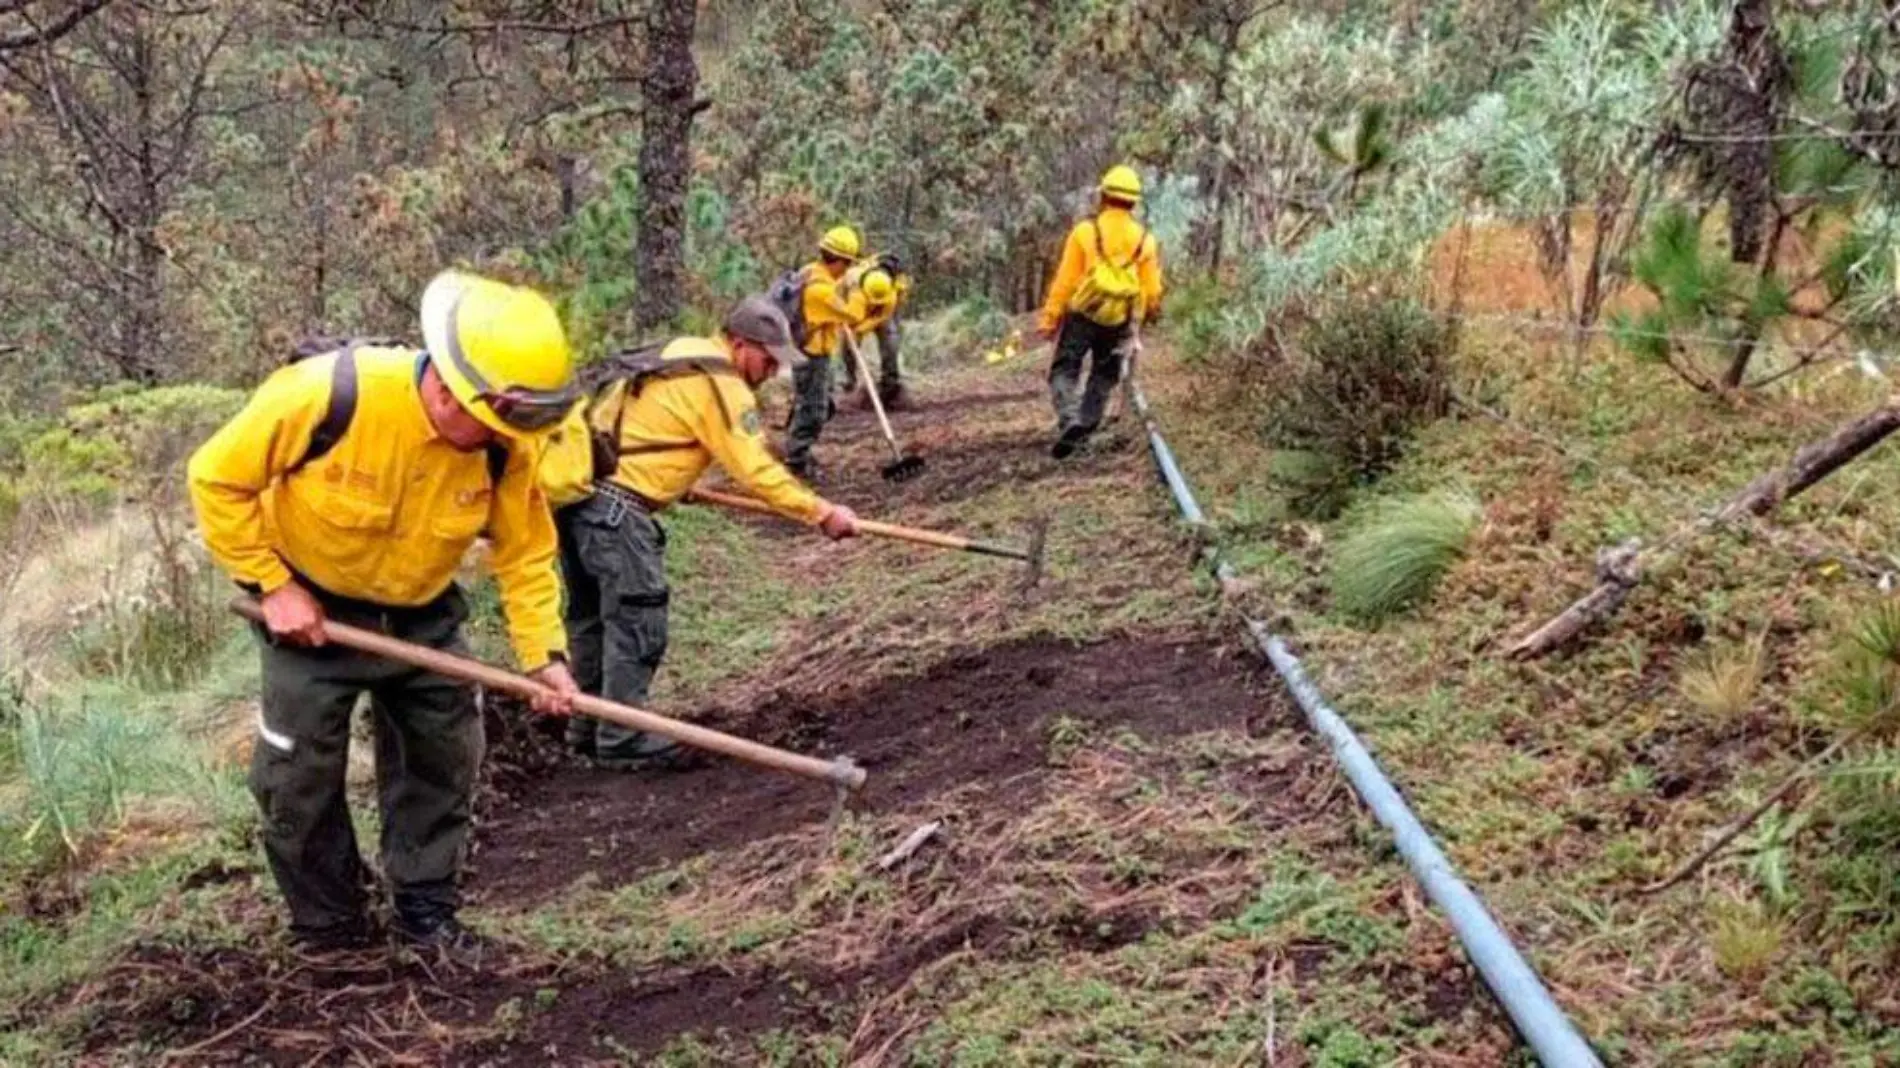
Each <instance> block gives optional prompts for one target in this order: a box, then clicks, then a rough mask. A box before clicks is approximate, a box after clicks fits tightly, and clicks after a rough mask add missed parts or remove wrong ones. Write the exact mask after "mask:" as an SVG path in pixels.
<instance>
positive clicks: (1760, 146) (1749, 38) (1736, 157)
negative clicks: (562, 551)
mask: <svg viewBox="0 0 1900 1068" xmlns="http://www.w3.org/2000/svg"><path fill="white" fill-rule="evenodd" d="M1728 40H1729V53H1730V61H1731V63H1732V64H1733V67H1732V69H1731V70H1730V71H1729V77H1728V79H1727V80H1728V83H1729V84H1728V86H1727V90H1728V97H1729V101H1728V108H1727V111H1728V117H1729V120H1730V121H1729V127H1728V129H1726V130H1724V131H1723V132H1724V133H1725V134H1730V135H1733V136H1734V138H1735V140H1734V142H1733V144H1732V145H1731V146H1730V148H1729V151H1728V165H1727V167H1726V168H1725V169H1726V170H1727V172H1728V173H1727V175H1726V178H1727V184H1728V206H1729V219H1728V234H1729V258H1730V259H1731V260H1733V261H1734V262H1736V263H1746V264H1754V263H1755V262H1756V261H1757V260H1759V259H1760V258H1761V251H1762V242H1763V240H1764V238H1765V236H1766V235H1765V231H1766V229H1767V222H1768V213H1769V211H1770V202H1771V201H1772V200H1773V199H1774V192H1775V186H1774V182H1775V177H1774V173H1775V172H1774V144H1773V143H1772V142H1771V141H1770V140H1769V137H1770V136H1771V135H1773V134H1774V132H1775V126H1776V118H1777V113H1778V111H1779V108H1778V107H1777V99H1776V98H1777V96H1778V95H1779V94H1778V92H1777V83H1778V81H1779V78H1778V77H1777V67H1778V66H1779V65H1780V55H1779V51H1778V49H1777V47H1776V44H1775V24H1774V11H1773V9H1772V7H1771V6H1770V4H1769V0H1739V2H1738V3H1736V5H1735V13H1734V15H1733V17H1732V18H1731V20H1730V22H1729V34H1728Z"/></svg>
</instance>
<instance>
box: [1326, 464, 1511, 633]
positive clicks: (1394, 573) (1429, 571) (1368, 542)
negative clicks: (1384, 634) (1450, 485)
mask: <svg viewBox="0 0 1900 1068" xmlns="http://www.w3.org/2000/svg"><path fill="white" fill-rule="evenodd" d="M1479 514H1480V507H1479V505H1478V502H1477V500H1476V499H1475V498H1473V497H1471V496H1470V495H1468V494H1465V493H1457V492H1439V493H1427V494H1421V495H1419V496H1415V497H1404V498H1397V499H1393V500H1387V501H1382V502H1380V503H1379V504H1377V505H1375V506H1374V507H1373V508H1372V509H1371V510H1370V511H1369V512H1368V514H1367V515H1366V517H1365V519H1364V520H1363V521H1362V522H1361V523H1360V525H1359V526H1358V527H1357V528H1356V529H1354V530H1353V532H1352V533H1351V534H1350V535H1348V536H1347V538H1346V540H1345V541H1344V542H1342V543H1341V544H1340V546H1339V551H1338V552H1337V553H1335V554H1334V557H1333V603H1334V604H1336V605H1337V606H1338V607H1339V609H1340V611H1342V612H1344V613H1346V614H1347V615H1348V616H1351V617H1353V618H1354V619H1357V620H1359V621H1361V622H1364V623H1370V624H1377V623H1379V622H1381V621H1382V620H1384V619H1386V618H1388V617H1390V616H1392V615H1394V614H1396V613H1398V612H1400V611H1403V610H1404V609H1406V608H1409V607H1411V606H1413V605H1415V604H1417V603H1419V602H1420V601H1423V600H1424V599H1425V598H1426V597H1427V596H1429V595H1430V594H1431V592H1432V588H1433V587H1434V586H1436V585H1437V584H1438V580H1439V578H1440V576H1442V575H1444V573H1445V572H1446V571H1447V570H1449V569H1450V567H1451V565H1452V564H1454V563H1456V562H1457V560H1458V558H1459V557H1460V556H1461V555H1463V553H1464V549H1465V543H1466V541H1468V540H1469V539H1470V537H1471V533H1472V531H1473V530H1475V529H1476V528H1477V525H1478V517H1479Z"/></svg>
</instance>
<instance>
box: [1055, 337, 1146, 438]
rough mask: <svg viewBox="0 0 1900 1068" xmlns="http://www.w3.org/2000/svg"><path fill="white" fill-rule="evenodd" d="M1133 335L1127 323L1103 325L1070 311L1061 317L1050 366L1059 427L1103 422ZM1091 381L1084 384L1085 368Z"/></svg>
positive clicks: (1087, 425)
mask: <svg viewBox="0 0 1900 1068" xmlns="http://www.w3.org/2000/svg"><path fill="white" fill-rule="evenodd" d="M1133 336H1134V333H1133V331H1131V330H1130V329H1129V328H1128V327H1126V326H1103V325H1101V324H1100V323H1097V322H1094V321H1092V320H1089V319H1087V318H1084V317H1083V316H1080V315H1076V314H1075V313H1073V312H1071V313H1069V315H1067V316H1065V317H1064V318H1063V320H1062V329H1061V332H1060V334H1059V335H1058V336H1057V338H1056V356H1055V360H1054V362H1052V363H1051V364H1050V366H1049V397H1050V400H1051V401H1052V402H1053V403H1054V405H1055V409H1056V430H1057V431H1059V432H1060V431H1066V430H1068V429H1069V428H1070V427H1081V428H1083V429H1085V430H1089V431H1093V430H1094V429H1095V428H1096V427H1098V426H1100V425H1101V422H1102V413H1103V412H1104V411H1106V410H1107V408H1108V399H1109V397H1110V396H1112V395H1113V394H1114V392H1115V387H1116V386H1117V385H1119V384H1120V383H1121V380H1122V360H1123V357H1124V355H1125V354H1126V351H1127V348H1128V343H1129V341H1130V339H1131V338H1132V337H1133ZM1085 367H1086V369H1087V374H1088V384H1087V385H1086V386H1084V385H1083V372H1084V368H1085Z"/></svg>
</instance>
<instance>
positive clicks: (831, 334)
mask: <svg viewBox="0 0 1900 1068" xmlns="http://www.w3.org/2000/svg"><path fill="white" fill-rule="evenodd" d="M804 270H805V279H806V281H805V299H804V307H805V344H804V346H803V348H804V350H805V354H806V355H808V356H813V357H816V358H818V359H821V360H823V359H829V358H830V357H832V356H836V355H837V354H838V353H839V352H840V351H841V342H842V341H843V340H844V332H845V331H846V330H853V331H855V330H857V329H858V326H859V324H860V323H862V322H864V320H865V317H866V316H867V315H868V314H869V309H868V308H866V306H865V301H864V291H863V290H861V289H859V288H858V287H857V286H854V285H851V284H850V282H849V281H848V280H847V278H844V277H841V278H833V277H831V275H830V274H829V273H828V272H826V270H825V268H824V265H823V264H820V263H815V262H814V263H809V264H806V265H805V268H804Z"/></svg>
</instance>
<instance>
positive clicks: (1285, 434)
mask: <svg viewBox="0 0 1900 1068" xmlns="http://www.w3.org/2000/svg"><path fill="white" fill-rule="evenodd" d="M1451 347H1452V334H1451V332H1450V331H1449V330H1448V328H1447V327H1446V325H1445V324H1444V323H1442V322H1440V321H1439V320H1438V319H1437V318H1435V317H1434V316H1433V315H1432V314H1431V313H1430V312H1428V311H1427V310H1426V309H1425V308H1424V307H1423V306H1421V305H1420V304H1418V303H1417V302H1416V301H1413V300H1410V299H1407V298H1393V297H1384V296H1378V295H1361V296H1353V297H1347V298H1342V299H1341V300H1339V301H1338V302H1336V303H1331V304H1328V305H1326V306H1323V307H1322V308H1320V309H1319V310H1318V312H1317V314H1316V315H1315V316H1314V318H1313V319H1312V321H1311V322H1310V323H1309V324H1308V325H1307V326H1306V327H1305V329H1303V330H1302V331H1300V333H1299V335H1298V344H1297V345H1296V346H1295V349H1294V351H1293V352H1292V353H1291V355H1290V362H1289V363H1288V364H1287V366H1286V368H1285V370H1284V372H1283V378H1282V381H1281V382H1280V384H1279V386H1278V388H1276V389H1275V390H1274V391H1273V392H1272V394H1271V398H1270V400H1269V402H1268V403H1269V411H1268V422H1267V430H1266V433H1267V436H1268V439H1269V441H1270V442H1271V443H1272V444H1274V445H1276V446H1279V447H1280V448H1283V449H1288V450H1294V451H1297V452H1302V453H1309V454H1314V455H1317V456H1322V457H1325V458H1326V459H1327V462H1326V463H1324V464H1307V465H1305V474H1306V477H1305V479H1304V488H1303V490H1302V492H1301V493H1300V494H1299V496H1300V497H1302V498H1303V499H1305V500H1307V501H1308V502H1310V504H1311V505H1313V506H1314V508H1313V510H1311V511H1308V512H1307V513H1306V514H1308V515H1310V516H1311V517H1313V518H1322V519H1324V518H1331V516H1332V515H1333V514H1336V511H1335V509H1336V508H1337V507H1338V506H1339V505H1341V504H1343V503H1344V500H1345V497H1346V494H1347V491H1349V490H1350V489H1351V488H1352V487H1353V486H1357V485H1364V484H1365V483H1368V482H1370V481H1372V480H1374V479H1376V478H1378V477H1379V476H1380V475H1382V474H1384V473H1385V472H1386V471H1387V470H1388V469H1390V468H1391V466H1392V465H1393V464H1394V463H1396V462H1397V461H1398V459H1399V457H1400V456H1402V455H1404V452H1405V449H1406V447H1407V445H1408V444H1409V443H1410V442H1411V440H1412V438H1413V437H1414V436H1415V435H1416V434H1417V433H1418V431H1419V429H1420V428H1422V427H1424V426H1425V425H1426V424H1428V423H1430V422H1432V421H1433V420H1436V419H1438V418H1440V417H1442V416H1443V415H1444V414H1445V412H1446V409H1447V407H1448V405H1449V402H1450V389H1449V379H1448V368H1447V361H1448V359H1449V356H1450V351H1451ZM1316 478H1319V479H1323V480H1322V481H1319V482H1317V483H1316V482H1315V479H1316Z"/></svg>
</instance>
